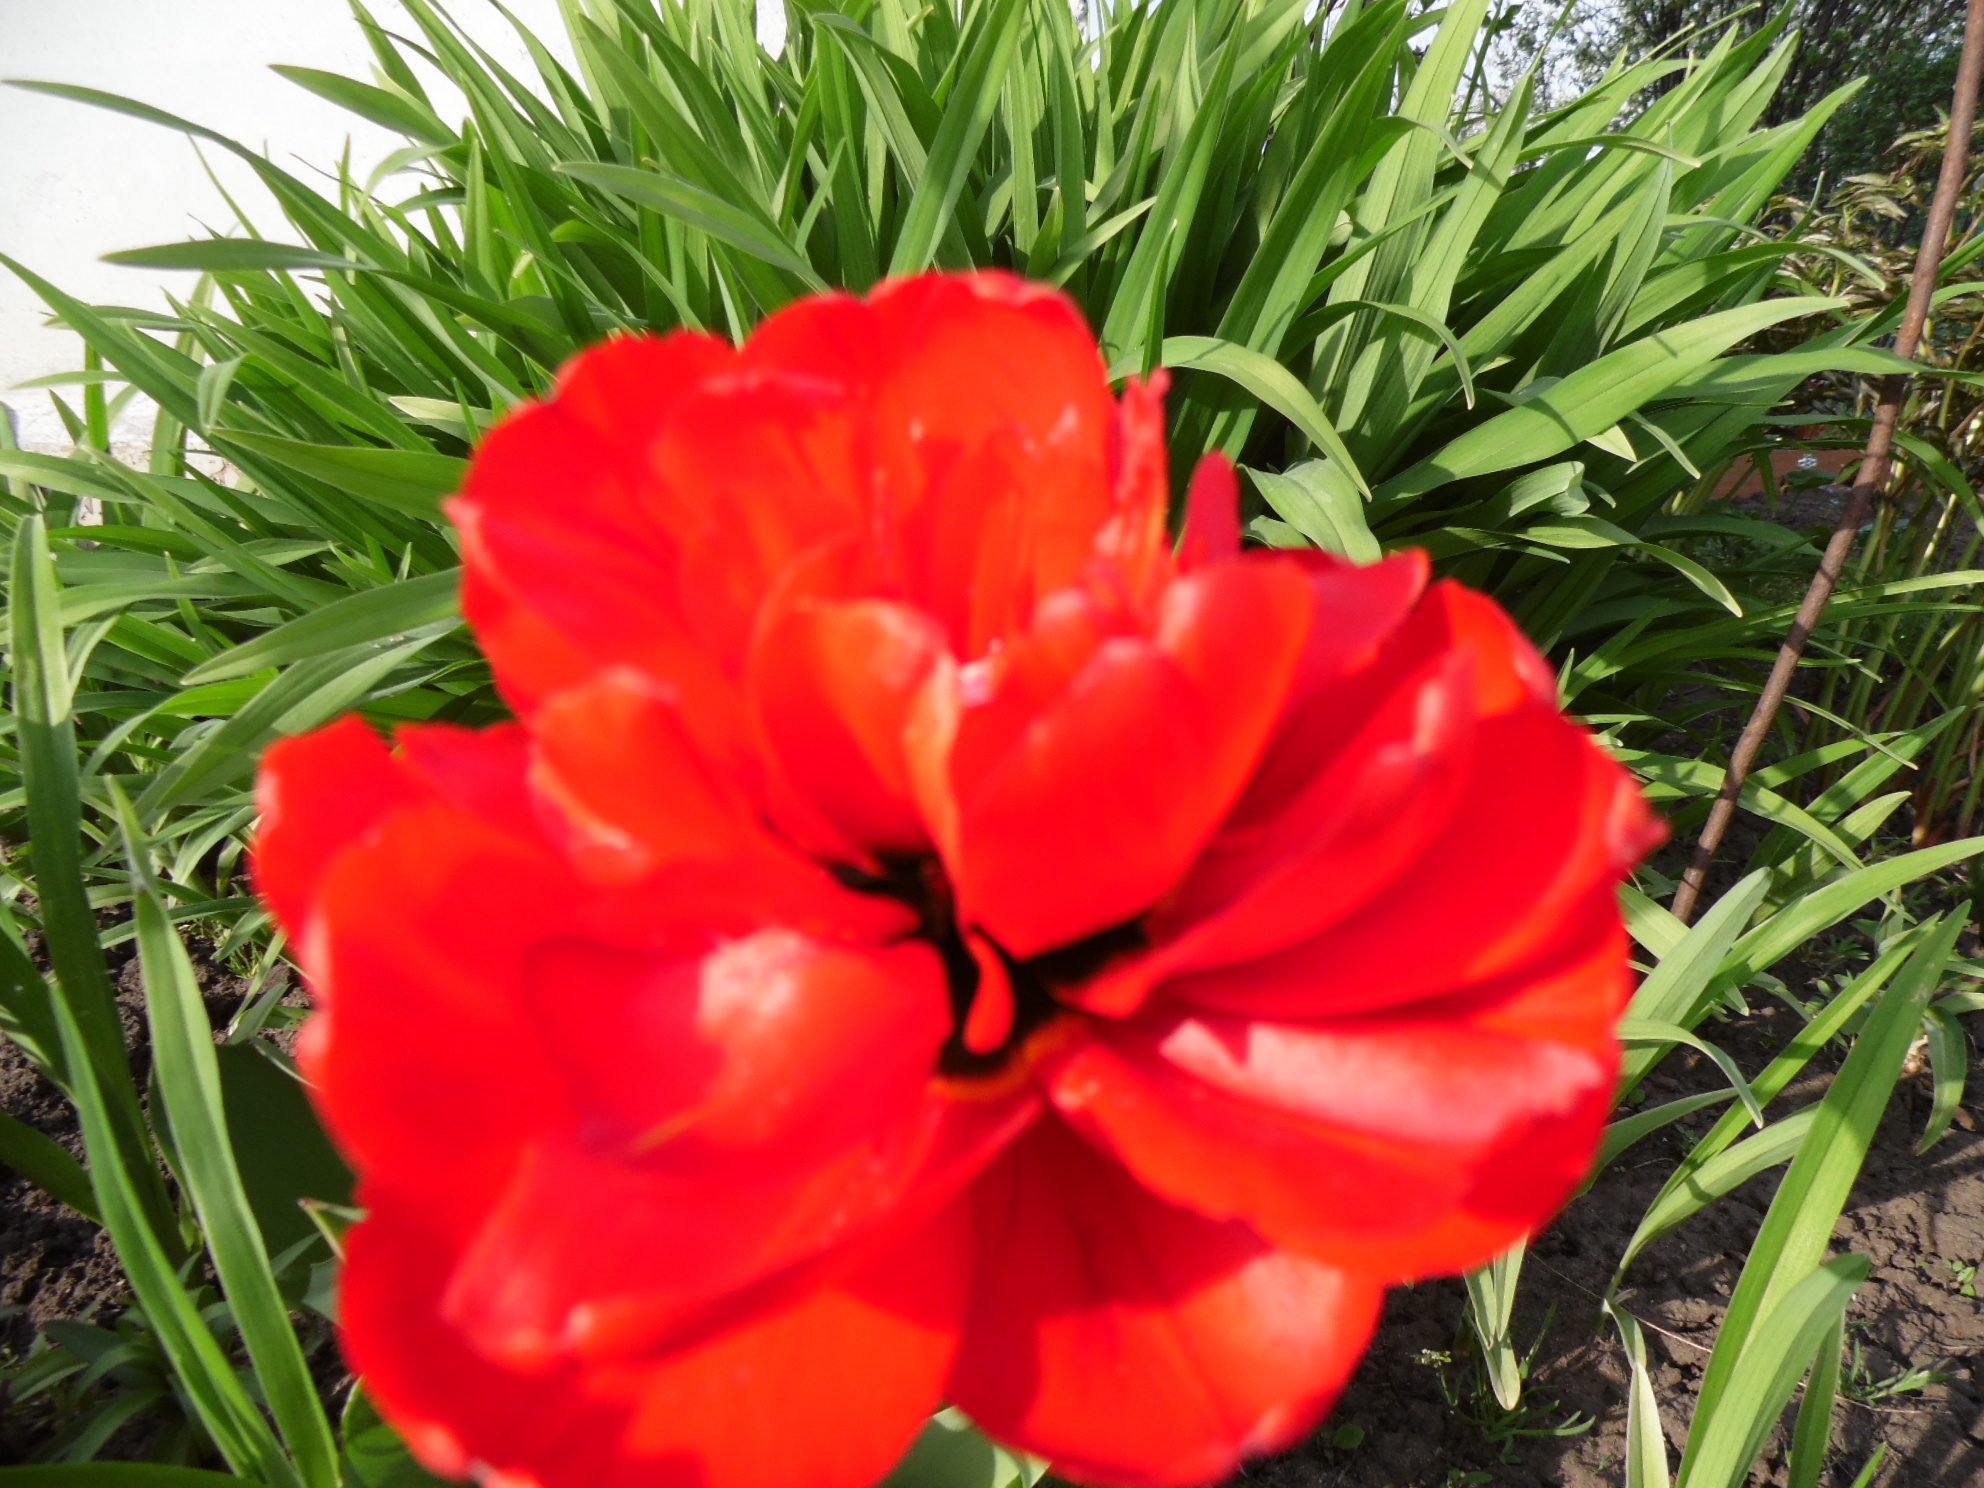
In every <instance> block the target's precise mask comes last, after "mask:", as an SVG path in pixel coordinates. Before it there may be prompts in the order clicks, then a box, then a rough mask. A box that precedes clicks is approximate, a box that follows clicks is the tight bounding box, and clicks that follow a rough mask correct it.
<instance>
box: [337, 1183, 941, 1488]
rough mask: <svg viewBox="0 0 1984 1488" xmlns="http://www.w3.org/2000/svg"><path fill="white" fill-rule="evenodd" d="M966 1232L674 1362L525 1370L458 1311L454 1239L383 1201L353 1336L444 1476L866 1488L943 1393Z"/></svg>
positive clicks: (356, 1235) (348, 1304)
mask: <svg viewBox="0 0 1984 1488" xmlns="http://www.w3.org/2000/svg"><path fill="white" fill-rule="evenodd" d="M959 1231H960V1225H959V1222H958V1220H957V1219H956V1218H955V1217H954V1216H953V1215H950V1214H945V1215H940V1216H938V1217H937V1218H936V1219H934V1220H932V1221H931V1222H929V1223H927V1224H925V1225H924V1226H922V1227H920V1228H918V1229H916V1230H915V1231H913V1232H911V1233H910V1234H909V1235H908V1236H907V1238H905V1239H902V1240H900V1241H899V1242H897V1243H896V1244H894V1245H892V1246H891V1247H889V1248H887V1249H884V1250H880V1251H878V1252H875V1253H872V1254H870V1255H868V1256H864V1257H850V1258H849V1264H848V1265H847V1266H845V1267H843V1268H842V1271H841V1272H840V1274H838V1275H834V1276H828V1277H823V1278H821V1279H820V1280H819V1281H817V1282H816V1283H815V1284H814V1285H813V1286H812V1287H811V1288H809V1289H807V1290H805V1291H801V1292H798V1293H795V1294H792V1295H789V1296H786V1297H783V1298H781V1299H779V1301H778V1302H777V1303H776V1304H775V1305H773V1306H770V1307H768V1308H766V1309H765V1310H763V1311H761V1312H759V1313H757V1314H755V1315H751V1316H746V1317H741V1318H739V1319H737V1320H735V1321H734V1322H733V1324H732V1326H730V1327H729V1328H727V1329H724V1330H722V1331H719V1332H716V1333H714V1334H712V1335H711V1336H709V1337H707V1338H705V1339H703V1340H701V1341H699V1342H696V1343H694V1344H692V1345H689V1346H686V1347H684V1348H682V1349H680V1350H678V1351H675V1352H673V1353H670V1354H666V1355H661V1356H653V1357H647V1358H639V1359H633V1360H629V1361H627V1362H624V1363H614V1364H610V1365H595V1366H591V1367H585V1368H579V1367H573V1366H570V1365H568V1366H565V1367H562V1368H560V1369H557V1370H554V1371H553V1372H551V1373H550V1374H548V1375H534V1376H526V1375H520V1374H517V1373H515V1372H512V1371H510V1370H506V1369H503V1368H501V1367H499V1366H496V1365H493V1364H491V1363H490V1362H488V1361H487V1360H486V1359H484V1358H483V1357H482V1356H481V1355H479V1354H477V1353H476V1352H474V1351H473V1350H472V1349H470V1348H469V1347H468V1346H467V1345H466V1344H465V1342H464V1341H463V1340H462V1338H461V1337H460V1335H459V1334H457V1333H456V1332H455V1331H454V1330H453V1329H452V1328H450V1327H449V1326H448V1325H447V1324H446V1323H445V1322H444V1321H443V1320H442V1318H441V1315H440V1309H439V1296H440V1291H441V1282H442V1279H443V1277H444V1276H445V1274H446V1269H447V1267H448V1264H449V1250H448V1247H447V1242H446V1240H445V1237H444V1236H441V1235H439V1234H436V1233H433V1232H431V1231H426V1230H423V1229H422V1228H421V1227H420V1225H419V1223H418V1221H416V1220H414V1219H413V1218H412V1217H411V1216H409V1215H407V1214H405V1213H404V1212H403V1211H401V1210H400V1209H399V1208H397V1207H396V1206H394V1205H391V1204H384V1205H381V1204H377V1203H375V1204H374V1205H373V1208H372V1214H371V1217H370V1218H368V1219H367V1220H365V1221H364V1222H363V1223H362V1224H360V1225H359V1226H358V1227H357V1228H356V1229H355V1230H353V1232H352V1234H351V1237H350V1253H349V1259H348V1261H347V1264H346V1267H345V1270H344V1274H343V1278H342V1284H341V1289H340V1305H341V1311H342V1317H343V1342H344V1347H345V1351H346V1355H347V1357H348V1358H349V1359H350V1360H351V1362H352V1364H353V1367H354V1368H355V1369H357V1370H359V1371H361V1372H362V1373H363V1375H364V1377H365V1383H366V1390H367V1392H368V1394H369V1395H370V1396H371V1397H372V1398H373V1399H374V1400H375V1401H376V1402H377V1403H378V1405H379V1407H380V1409H381V1411H382V1412H383V1413H384V1414H385V1415H386V1417H387V1419H389V1420H390V1421H392V1422H393V1423H394V1425H395V1426H396V1427H398V1429H399V1430H400V1432H401V1433H402V1434H403V1435H404V1436H405V1437H406V1439H407V1441H408V1444H409V1445H410V1446H412V1447H413V1449H414V1451H415V1453H416V1455H418V1456H419V1457H420V1458H421V1460H422V1461H423V1462H425V1463H426V1464H427V1465H428V1466H429V1467H430V1468H432V1469H433V1470H435V1471H437V1472H440V1473H442V1474H444V1475H449V1476H456V1477H465V1476H468V1475H469V1474H470V1473H471V1472H473V1473H474V1474H475V1475H476V1476H477V1477H478V1478H481V1479H482V1480H483V1481H485V1482H490V1483H497V1482H502V1483H509V1484H535V1485H539V1488H760V1485H762V1484H766V1483H778V1484H781V1485H788V1484H789V1485H793V1488H867V1485H869V1484H870V1483H872V1482H873V1481H874V1480H875V1479H876V1478H878V1477H880V1476H881V1475H882V1474H883V1473H885V1472H886V1471H887V1469H888V1467H889V1466H890V1464H891V1463H892V1462H893V1461H894V1460H895V1459H896V1457H897V1456H899V1455H900V1453H901V1452H902V1450H903V1449H904V1447H906V1446H907V1445H908V1443H909V1441H910V1439H911V1438H912V1437H913V1436H914V1435H915V1433H916V1431H917V1429H918V1428H919V1427H920V1425H921V1424H922V1421H923V1419H924V1417H925V1416H927V1415H928V1413H929V1412H930V1410H931V1409H933V1408H934V1406H935V1405H936V1403H937V1399H938V1394H939V1389H940V1387H941V1384H942V1381H943V1377H944V1370H945V1368H946V1366H947V1364H948V1363H949V1361H950V1359H951V1357H952V1354H953V1351H954V1349H955V1345H956V1332H957V1324H956V1318H957V1315H958V1313H959V1311H960V1308H961V1305H962V1301H963V1296H962V1293H963V1269H964V1267H963V1261H964V1257H965V1254H966V1241H965V1239H964V1237H963V1236H962V1235H961V1234H960V1233H959ZM851 1365H852V1366H854V1367H850V1366H851Z"/></svg>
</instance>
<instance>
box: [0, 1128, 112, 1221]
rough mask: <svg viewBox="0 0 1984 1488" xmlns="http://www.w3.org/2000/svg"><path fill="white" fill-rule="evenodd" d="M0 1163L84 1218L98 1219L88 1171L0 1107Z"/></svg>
mask: <svg viewBox="0 0 1984 1488" xmlns="http://www.w3.org/2000/svg"><path fill="white" fill-rule="evenodd" d="M0 1163H5V1164H6V1165H7V1166H8V1167H10V1168H12V1169H13V1170H14V1171H15V1172H16V1173H19V1174H20V1175H21V1176H22V1177H23V1178H25V1179H27V1180H28V1182H30V1183H32V1184H33V1185H34V1186H35V1187H36V1188H39V1189H40V1190H41V1191H42V1192H43V1193H46V1194H49V1195H50V1196H52V1197H54V1198H56V1199H59V1200H60V1201H61V1202H62V1203H64V1204H67V1205H68V1206H69V1207H70V1208H71V1209H73V1210H75V1211H76V1212H77V1213H78V1214H80V1215H82V1216H83V1217H84V1218H85V1219H96V1220H98V1223H101V1222H102V1221H101V1220H100V1219H98V1216H97V1212H96V1194H95V1192H94V1191H93V1190H92V1189H91V1188H90V1179H89V1174H87V1173H85V1172H84V1171H83V1165H82V1164H81V1163H79V1162H77V1161H76V1160H75V1158H73V1157H71V1156H70V1155H69V1150H68V1149H67V1148H66V1147H64V1146H63V1145H62V1144H61V1143H60V1142H58V1141H56V1140H55V1139H54V1138H53V1137H51V1136H48V1135H47V1134H46V1133H44V1132H40V1131H37V1130H36V1129H35V1128H34V1127H32V1126H29V1125H28V1124H27V1123H26V1122H25V1121H21V1120H19V1119H17V1118H16V1117H13V1116H9V1115H8V1114H7V1113H6V1112H4V1111H0Z"/></svg>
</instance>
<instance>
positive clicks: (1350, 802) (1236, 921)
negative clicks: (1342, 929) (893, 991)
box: [1067, 657, 1474, 1017]
mask: <svg viewBox="0 0 1984 1488" xmlns="http://www.w3.org/2000/svg"><path fill="white" fill-rule="evenodd" d="M1467 672H1468V668H1467V666H1466V664H1465V662H1464V661H1462V660H1461V659H1460V658H1456V657H1448V658H1446V659H1445V660H1444V661H1443V662H1435V663H1433V664H1432V665H1431V666H1429V667H1427V668H1426V669H1424V670H1423V671H1422V672H1421V673H1420V675H1418V676H1416V677H1410V678H1407V679H1406V680H1405V681H1404V682H1403V683H1402V684H1401V685H1400V687H1399V688H1398V690H1397V691H1396V692H1394V693H1393V694H1392V696H1391V697H1390V698H1388V699H1387V700H1386V701H1385V703H1384V705H1383V706H1382V707H1381V708H1379V709H1378V710H1377V712H1376V713H1375V714H1374V715H1373V716H1372V718H1371V719H1370V720H1369V721H1368V722H1367V723H1366V725H1365V728H1364V730H1363V731H1362V732H1361V733H1360V734H1359V735H1358V736H1357V737H1356V738H1355V739H1353V740H1352V741H1351V742H1350V743H1349V744H1347V745H1345V746H1344V748H1343V749H1342V750H1340V751H1339V752H1338V753H1337V755H1336V757H1335V758H1334V759H1332V760H1330V761H1328V762H1327V763H1326V764H1324V766H1323V767H1322V768H1321V769H1320V770H1318V771H1317V773H1316V775H1315V776H1314V778H1313V779H1311V780H1310V782H1309V784H1308V785H1307V786H1306V787H1304V788H1303V790H1302V792H1301V793H1300V794H1299V795H1298V796H1296V797H1295V798H1294V799H1293V800H1291V801H1289V802H1288V803H1287V804H1286V805H1285V806H1284V807H1283V809H1282V810H1281V811H1280V812H1279V813H1278V814H1276V815H1274V816H1271V817H1268V818H1266V819H1265V820H1262V821H1261V822H1260V823H1259V824H1258V825H1256V826H1252V827H1242V828H1228V829H1227V830H1224V831H1222V832H1221V833H1220V834H1219V835H1218V836H1216V837H1214V838H1213V840H1212V842H1211V843H1209V844H1208V845H1207V847H1206V850H1205V851H1204V852H1203V853H1201V854H1200V855H1199V858H1198V860H1197V861H1196V862H1194V863H1193V864H1192V866H1191V869H1190V870H1189V872H1188V873H1187V874H1186V876H1185V878H1184V880H1183V881H1182V882H1181V883H1180V884H1179V885H1178V887H1177V889H1176V890H1174V891H1173V892H1172V893H1171V894H1170V895H1168V896H1167V897H1166V898H1165V899H1164V900H1163V901H1162V902H1161V903H1160V904H1159V906H1158V907H1157V909H1156V910H1154V911H1153V912H1152V914H1151V916H1150V918H1149V920H1148V922H1147V924H1148V932H1149V934H1150V937H1151V939H1152V941H1153V942H1154V945H1153V948H1152V949H1151V950H1150V951H1149V952H1148V953H1146V954H1144V955H1141V956H1137V957H1134V958H1131V959H1129V960H1127V961H1124V962H1122V963H1120V964H1118V965H1117V966H1114V967H1112V968H1110V969H1108V970H1105V971H1104V972H1103V973H1102V974H1101V975H1100V976H1099V977H1097V978H1096V979H1095V980H1093V981H1091V982H1089V983H1087V984H1085V985H1083V986H1082V987H1079V988H1077V989H1074V990H1072V991H1071V992H1070V993H1068V994H1067V995H1068V997H1069V1000H1071V1001H1072V1002H1074V1003H1075V1005H1077V1006H1080V1007H1082V1008H1085V1009H1087V1010H1089V1011H1091V1012H1096V1013H1103V1014H1107V1015H1109V1016H1112V1017H1121V1016H1123V1015H1125V1014H1128V1013H1130V1012H1132V1011H1134V1010H1135V1009H1136V1008H1137V1007H1139V1006H1140V1005H1141V1004H1142V1002H1143V1000H1144V998H1145V997H1147V996H1148V995H1149V993H1150V990H1151V989H1152V988H1153V987H1155V986H1156V985H1158V984H1159V983H1160V982H1162V981H1164V980H1165V979H1167V978H1170V977H1175V976H1179V975H1181V974H1183V973H1186V972H1189V971H1194V970H1204V969H1206V968H1209V967H1215V966H1225V965H1231V964H1233V963H1236V962H1241V961H1246V960H1248V959H1250V958H1253V957H1257V956H1263V955H1266V954H1268V953H1270V952H1272V951H1277V950H1280V949H1282V948H1284V947H1286V946H1289V945H1292V944H1294V943H1296V942H1299V941H1302V940H1305V939H1307V938H1308V937H1310V936H1312V935H1315V934H1317V933H1318V932H1320V931H1321V930H1323V929H1324V928H1326V927H1327V926H1330V925H1332V924H1335V923H1337V922H1338V921H1340V920H1342V919H1343V918H1344V917H1345V916H1346V915H1349V914H1352V913H1354V912H1356V910H1357V909H1358V907H1359V906H1360V905H1362V904H1364V903H1366V902H1367V901H1369V900H1370V899H1371V898H1372V897H1373V896H1374V895H1376V894H1378V893H1379V892H1380V891H1382V890H1383V889H1384V887H1385V885H1387V884H1388V883H1390V882H1391V881H1392V880H1393V879H1395V878H1397V877H1398V875H1399V874H1400V873H1402V872H1404V871H1405V870H1406V869H1407V868H1409V867H1410V866H1411V865H1412V864H1413V863H1414V862H1415V861H1416V860H1417V858H1418V857H1419V855H1420V854H1421V853H1423V852H1424V851H1426V850H1427V848H1428V846H1429V844H1430V843H1431V842H1432V840H1433V839H1434V838H1435V837H1436V836H1437V834H1438V833H1439V831H1440V830H1441V828H1442V827H1443V826H1444V825H1445V824H1446V822H1447V821H1448V819H1449V818H1450V817H1451V816H1452V814H1453V812H1454V810H1455V809H1456V807H1457V806H1458V805H1459V803H1460V800H1461V796H1462V792H1463V791H1464V790H1465V788H1466V787H1467V785H1468V783H1469V781H1470V780H1471V778H1472V776H1473V763H1474V760H1473V753H1474V751H1473V743H1474V728H1473V719H1472V717H1471V716H1469V714H1468V712H1467V710H1466V704H1465V696H1466V691H1467V686H1468V678H1467Z"/></svg>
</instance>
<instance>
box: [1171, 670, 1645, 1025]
mask: <svg viewBox="0 0 1984 1488" xmlns="http://www.w3.org/2000/svg"><path fill="white" fill-rule="evenodd" d="M1475 737H1476V744H1475V757H1474V768H1473V774H1472V784H1471V785H1470V786H1469V788H1468V789H1467V790H1466V791H1465V793H1464V795H1463V797H1462V799H1461V803H1460V806H1459V808H1458V809H1457V810H1455V811H1454V813H1453V814H1452V816H1451V817H1449V818H1448V820H1447V822H1446V825H1445V826H1444V828H1443V829H1442V830H1441V831H1440V832H1439V834H1438V835H1437V836H1435V837H1434V838H1433V839H1432V840H1431V841H1430V842H1429V843H1428V844H1427V845H1426V847H1425V848H1424V850H1423V851H1422V852H1421V853H1420V854H1419V855H1418V857H1417V859H1416V861H1415V862H1414V864H1413V865H1412V866H1411V867H1409V868H1407V869H1405V870H1404V871H1402V872H1400V873H1398V874H1397V875H1395V876H1394V877H1393V878H1392V880H1391V882H1390V883H1389V884H1387V885H1386V886H1385V888H1384V889H1383V890H1382V891H1381V892H1380V893H1378V894H1377V895H1376V896H1375V897H1373V898H1371V899H1370V900H1368V901H1366V902H1365V903H1364V904H1363V905H1362V906H1361V907H1360V908H1359V909H1358V911H1357V913H1356V914H1355V915H1353V916H1350V917H1348V918H1346V919H1343V920H1340V921H1338V922H1337V923H1335V924H1333V925H1331V926H1329V927H1328V928H1326V929H1324V930H1322V931H1321V932H1320V933H1318V934H1316V935H1313V936H1310V937H1309V938H1308V939H1306V940H1304V941H1302V942H1300V943H1298V944H1296V945H1293V946H1290V947H1289V948H1288V949H1286V950H1282V951H1277V952H1274V953H1271V954H1269V955H1266V956H1262V957H1260V958H1259V959H1257V960H1254V961H1249V962H1245V963H1241V964H1237V965H1231V966H1227V967H1223V968H1220V969H1217V970H1211V971H1205V972H1199V973H1192V974H1188V975H1185V976H1183V977H1182V978H1180V979H1179V980H1177V981H1175V982H1173V983H1172V984H1170V992H1171V994H1172V995H1175V996H1177V997H1179V998H1180V999H1182V1000H1184V1001H1187V1002H1190V1003H1192V1004H1194V1005H1197V1006H1201V1007H1206V1008H1216V1009H1220V1010H1223V1011H1228V1012H1234V1013H1241V1014H1244V1015H1247V1016H1253V1017H1265V1018H1282V1019H1293V1020H1300V1019H1306V1018H1314V1017H1321V1016H1340V1015H1343V1014H1347V1013H1352V1012H1358V1011H1363V1010H1367V1009H1372V1008H1385V1007H1398V1006H1401V1005H1403V1004H1405V1003H1409V1002H1412V1001H1414V1000H1416V999H1419V998H1425V997H1436V996H1440V995H1442V994H1444V993H1447V992H1449V991H1452V990H1454V989H1457V988H1461V987H1466V986H1470V985H1473V984H1475V983H1477V982H1482V981H1485V980H1488V979H1490V978H1493V977H1496V976H1500V975H1503V974H1504V973H1507V972H1509V971H1512V970H1513V969H1515V968H1516V967H1519V966H1521V965H1523V964H1525V963H1526V962H1529V961H1531V960H1534V959H1535V958H1537V957H1538V956H1541V955H1546V954H1548V953H1549V951H1550V949H1551V947H1553V946H1555V945H1558V944H1561V943H1562V941H1563V938H1564V937H1565V935H1566V934H1567V933H1569V929H1570V927H1571V926H1572V925H1573V924H1574V923H1575V918H1574V917H1575V916H1576V914H1577V913H1578V912H1579V910H1580V907H1581V906H1582V905H1583V904H1584V903H1585V902H1586V900H1587V899H1588V898H1589V896H1590V895H1591V894H1592V893H1593V892H1594V891H1595V890H1597V889H1600V888H1603V889H1604V890H1605V891H1607V892H1610V890H1611V889H1612V887H1613V886H1614V885H1615V884H1616V883H1617V882H1618V880H1619V878H1620V877H1621V876H1622V875H1623V873H1624V872H1625V871H1626V869H1627V868H1628V867H1629V866H1630V865H1631V861H1632V859H1631V853H1632V852H1633V851H1634V850H1635V849H1636V848H1637V846H1638V845H1639V844H1640V843H1641V842H1643V840H1644V822H1645V819H1646V813H1645V807H1644V806H1643V805H1642V804H1640V801H1639V792H1638V790H1637V789H1636V788H1635V787H1634V785H1633V783H1632V781H1631V778H1630V777H1628V776H1627V775H1626V773H1625V772H1624V771H1623V770H1621V769H1620V768H1619V767H1618V766H1617V765H1616V764H1614V763H1613V762H1612V761H1611V760H1610V759H1608V758H1607V757H1606V756H1605V755H1604V754H1603V753H1602V752H1601V751H1600V750H1599V748H1598V746H1597V745H1595V744H1594V743H1592V742H1591V740H1590V739H1589V738H1588V737H1587V736H1586V735H1585V733H1584V732H1583V730H1581V729H1579V728H1577V727H1576V726H1575V725H1573V724H1571V723H1569V722H1567V721H1566V720H1565V719H1563V718H1561V717H1560V716H1558V714H1557V713H1556V712H1555V711H1554V710H1545V709H1543V708H1540V707H1536V706H1534V705H1532V706H1530V707H1527V708H1525V709H1523V710H1522V711H1519V712H1515V713H1509V714H1505V715H1503V716H1501V717H1499V718H1491V719H1488V720H1486V721H1485V722H1482V723H1480V724H1479V725H1478V726H1477V728H1476V735H1475ZM1489 865H1492V874H1493V883H1492V885H1487V886H1485V885H1484V880H1483V878H1482V873H1483V871H1484V868H1487V867H1489Z"/></svg>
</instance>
